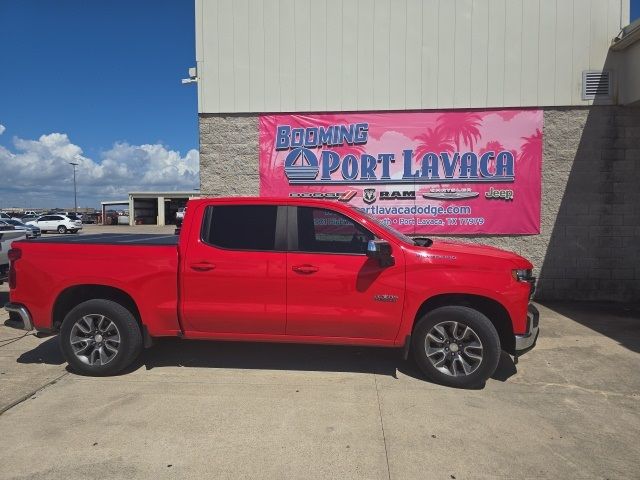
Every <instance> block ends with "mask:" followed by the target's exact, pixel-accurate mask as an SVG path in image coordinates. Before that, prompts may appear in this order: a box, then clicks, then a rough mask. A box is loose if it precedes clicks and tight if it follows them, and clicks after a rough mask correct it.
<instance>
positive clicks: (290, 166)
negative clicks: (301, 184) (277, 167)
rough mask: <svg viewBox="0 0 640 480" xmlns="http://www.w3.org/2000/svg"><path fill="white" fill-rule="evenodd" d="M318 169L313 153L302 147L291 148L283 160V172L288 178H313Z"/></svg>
mask: <svg viewBox="0 0 640 480" xmlns="http://www.w3.org/2000/svg"><path fill="white" fill-rule="evenodd" d="M318 170H319V167H318V159H317V158H316V156H315V154H314V153H313V152H312V151H311V150H309V149H307V148H303V147H297V148H294V149H292V150H291V151H290V152H289V155H287V158H286V160H285V162H284V173H285V174H286V175H287V178H288V179H290V180H314V179H315V178H316V177H317V176H318Z"/></svg>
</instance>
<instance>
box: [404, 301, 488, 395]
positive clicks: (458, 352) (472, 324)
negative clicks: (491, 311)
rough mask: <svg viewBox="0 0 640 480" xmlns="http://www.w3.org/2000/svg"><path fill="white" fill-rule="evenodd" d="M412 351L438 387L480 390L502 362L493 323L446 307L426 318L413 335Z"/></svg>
mask: <svg viewBox="0 0 640 480" xmlns="http://www.w3.org/2000/svg"><path fill="white" fill-rule="evenodd" d="M411 342H412V345H411V349H412V351H413V356H414V358H415V360H416V363H417V364H418V366H419V367H420V369H421V370H422V372H423V373H424V374H425V375H426V376H427V377H428V378H429V379H430V380H433V381H434V382H436V383H440V384H442V385H447V386H450V387H458V388H473V387H477V386H481V385H483V384H484V382H485V381H486V380H487V379H488V378H489V377H491V375H493V372H495V370H496V367H497V366H498V361H499V360H500V351H501V347H500V337H499V336H498V332H497V331H496V329H495V327H494V326H493V324H492V323H491V321H490V320H489V319H488V318H487V317H486V316H485V315H483V314H482V313H480V312H478V311H477V310H474V309H472V308H469V307H462V306H447V307H440V308H436V309H435V310H432V311H431V312H429V313H427V314H426V315H424V316H423V317H422V318H421V319H420V320H418V323H417V324H416V327H415V329H414V331H413V335H412V337H411Z"/></svg>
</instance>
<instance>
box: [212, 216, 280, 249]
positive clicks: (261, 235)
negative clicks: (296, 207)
mask: <svg viewBox="0 0 640 480" xmlns="http://www.w3.org/2000/svg"><path fill="white" fill-rule="evenodd" d="M277 215H278V207H277V206H276V205H215V206H209V207H207V210H206V212H205V215H204V220H203V224H202V232H201V238H202V241H203V242H205V243H208V244H209V245H213V246H215V247H220V248H226V249H229V250H258V251H273V250H275V239H276V220H277Z"/></svg>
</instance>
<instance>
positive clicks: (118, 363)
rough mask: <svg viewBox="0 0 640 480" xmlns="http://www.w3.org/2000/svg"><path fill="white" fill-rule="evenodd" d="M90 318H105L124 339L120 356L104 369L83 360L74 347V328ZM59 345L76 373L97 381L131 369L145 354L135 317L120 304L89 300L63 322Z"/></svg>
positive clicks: (120, 347) (107, 363)
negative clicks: (128, 368) (86, 318)
mask: <svg viewBox="0 0 640 480" xmlns="http://www.w3.org/2000/svg"><path fill="white" fill-rule="evenodd" d="M87 315H99V316H102V315H104V316H105V317H106V318H107V319H108V320H110V321H111V322H113V324H115V327H117V331H118V334H119V338H120V343H119V346H118V348H117V353H116V354H115V355H114V356H113V357H112V358H111V359H110V360H109V361H107V362H105V364H104V365H96V364H93V365H91V364H89V363H87V362H86V361H83V360H81V359H80V358H79V357H78V355H76V353H75V352H74V348H73V346H72V344H71V336H72V331H73V329H74V325H76V323H77V322H78V321H80V320H81V319H82V318H83V317H85V316H87ZM59 341H60V348H61V349H62V354H63V355H64V357H65V359H66V360H67V363H68V364H69V366H70V367H71V368H72V370H74V371H75V372H77V373H79V374H81V375H90V376H94V377H103V376H108V375H114V374H116V373H118V372H120V371H121V370H123V369H124V368H126V367H128V366H129V365H131V363H132V362H133V361H134V360H135V359H136V358H137V357H138V355H139V354H140V351H141V350H142V332H141V331H140V327H139V325H138V322H137V321H136V319H135V317H134V316H133V314H132V313H131V312H130V311H129V310H127V309H126V308H124V307H123V306H122V305H120V304H119V303H116V302H114V301H111V300H102V299H96V300H87V301H86V302H82V303H81V304H80V305H78V306H76V307H75V308H73V309H72V310H71V311H70V312H69V313H68V314H67V315H66V317H65V318H64V321H63V322H62V327H61V328H60V334H59ZM105 343H106V342H105Z"/></svg>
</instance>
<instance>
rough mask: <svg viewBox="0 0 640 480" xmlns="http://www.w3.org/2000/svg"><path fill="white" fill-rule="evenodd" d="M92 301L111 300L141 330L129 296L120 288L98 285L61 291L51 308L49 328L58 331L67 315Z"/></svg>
mask: <svg viewBox="0 0 640 480" xmlns="http://www.w3.org/2000/svg"><path fill="white" fill-rule="evenodd" d="M94 299H103V300H111V301H113V302H116V303H118V304H120V305H122V306H123V307H124V308H126V309H127V310H129V311H130V312H131V313H132V314H133V316H134V317H135V319H136V320H137V322H138V325H139V326H140V328H141V329H142V328H143V324H142V317H141V315H140V310H139V309H138V305H137V304H136V302H135V301H134V300H133V297H132V296H131V295H129V294H128V293H127V292H125V291H124V290H122V289H120V288H117V287H113V286H110V285H98V284H84V285H74V286H72V287H68V288H66V289H65V290H63V291H62V292H61V293H60V294H59V295H58V297H57V298H56V301H55V303H54V306H53V311H52V318H51V328H52V329H53V330H54V331H58V330H60V325H62V321H63V320H64V317H65V316H66V315H67V313H69V312H70V311H71V310H72V309H73V308H74V307H76V306H77V305H79V304H81V303H82V302H86V301H87V300H94Z"/></svg>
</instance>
